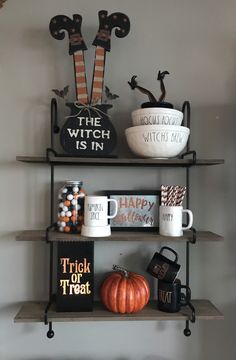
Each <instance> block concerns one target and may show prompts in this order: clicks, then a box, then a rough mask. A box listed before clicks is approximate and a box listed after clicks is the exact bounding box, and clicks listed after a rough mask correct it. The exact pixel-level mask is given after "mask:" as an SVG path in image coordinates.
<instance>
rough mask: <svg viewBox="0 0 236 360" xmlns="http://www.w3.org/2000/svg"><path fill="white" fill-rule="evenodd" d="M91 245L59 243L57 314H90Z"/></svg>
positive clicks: (92, 257) (92, 271) (92, 276)
mask: <svg viewBox="0 0 236 360" xmlns="http://www.w3.org/2000/svg"><path fill="white" fill-rule="evenodd" d="M93 297H94V242H93V241H88V242H60V243H58V253H57V296H56V310H57V311H92V310H93Z"/></svg>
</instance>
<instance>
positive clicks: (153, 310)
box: [14, 300, 224, 323]
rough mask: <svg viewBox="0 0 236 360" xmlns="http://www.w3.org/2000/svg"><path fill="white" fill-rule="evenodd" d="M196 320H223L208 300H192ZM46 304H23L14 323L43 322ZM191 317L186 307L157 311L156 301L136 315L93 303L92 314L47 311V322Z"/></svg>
mask: <svg viewBox="0 0 236 360" xmlns="http://www.w3.org/2000/svg"><path fill="white" fill-rule="evenodd" d="M192 304H193V306H194V307H195V310H196V319H198V320H223V319H224V316H223V315H222V313H221V312H220V311H219V310H218V309H217V308H216V307H215V306H214V305H213V304H212V303H211V302H210V301H209V300H192ZM46 305H47V303H46V302H32V301H29V302H25V303H24V304H23V305H22V307H21V308H20V310H19V312H18V313H17V315H16V316H15V318H14V322H16V323H27V322H44V309H45V308H46ZM190 316H191V311H190V309H189V308H188V307H184V308H182V309H181V311H180V312H178V313H165V312H162V311H159V310H157V304H156V301H151V302H150V303H149V304H148V305H147V306H146V307H145V308H144V309H143V310H142V311H140V312H138V313H136V314H115V313H112V312H110V311H108V310H106V309H105V308H104V307H103V305H102V304H101V303H99V302H95V304H94V311H92V312H56V311H55V304H52V306H51V308H50V309H49V311H48V321H52V322H71V321H130V320H136V321H137V320H143V321H145V320H187V319H189V318H190Z"/></svg>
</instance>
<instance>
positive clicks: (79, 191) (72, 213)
mask: <svg viewBox="0 0 236 360" xmlns="http://www.w3.org/2000/svg"><path fill="white" fill-rule="evenodd" d="M82 185H83V182H82V181H72V180H71V181H67V182H66V183H65V185H63V187H62V188H61V189H60V190H59V193H58V214H57V226H58V230H59V231H60V232H65V233H73V234H78V233H80V232H81V226H82V224H83V221H84V197H85V192H84V190H83V188H82Z"/></svg>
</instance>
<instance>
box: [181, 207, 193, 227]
mask: <svg viewBox="0 0 236 360" xmlns="http://www.w3.org/2000/svg"><path fill="white" fill-rule="evenodd" d="M183 213H186V214H188V219H189V222H188V225H187V226H182V230H188V229H190V228H191V227H192V226H193V213H192V211H191V210H188V209H183Z"/></svg>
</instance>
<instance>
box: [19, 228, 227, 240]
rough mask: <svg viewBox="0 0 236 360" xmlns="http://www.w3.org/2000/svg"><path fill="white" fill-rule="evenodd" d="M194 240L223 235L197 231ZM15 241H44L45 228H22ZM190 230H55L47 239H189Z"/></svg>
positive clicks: (217, 237) (215, 238) (210, 238)
mask: <svg viewBox="0 0 236 360" xmlns="http://www.w3.org/2000/svg"><path fill="white" fill-rule="evenodd" d="M196 236H197V237H196V241H203V242H205V241H223V237H222V236H220V235H217V234H215V233H213V232H210V231H197V233H196ZM16 240H17V241H46V231H45V230H23V231H19V232H18V233H17V234H16ZM191 240H192V232H191V231H185V232H184V236H180V237H169V236H162V235H159V234H158V233H157V232H136V231H112V233H111V236H108V237H103V238H102V237H84V236H81V235H80V234H64V233H60V232H57V231H51V232H49V241H160V242H170V241H177V242H179V241H191Z"/></svg>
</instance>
